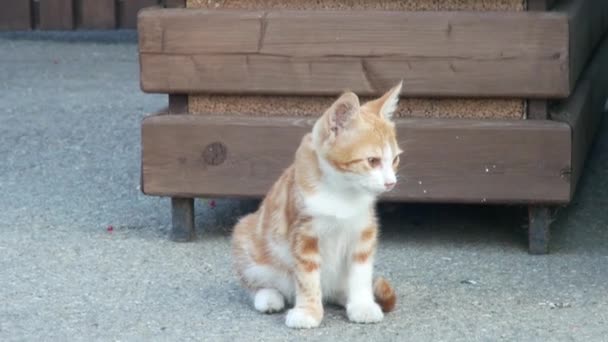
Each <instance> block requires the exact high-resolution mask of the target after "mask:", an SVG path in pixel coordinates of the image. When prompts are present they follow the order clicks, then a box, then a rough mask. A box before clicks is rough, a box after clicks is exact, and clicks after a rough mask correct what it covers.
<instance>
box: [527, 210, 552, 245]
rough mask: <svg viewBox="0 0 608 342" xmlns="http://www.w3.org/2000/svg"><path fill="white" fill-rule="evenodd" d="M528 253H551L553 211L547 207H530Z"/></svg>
mask: <svg viewBox="0 0 608 342" xmlns="http://www.w3.org/2000/svg"><path fill="white" fill-rule="evenodd" d="M528 219H529V226H528V251H529V252H530V254H547V253H549V241H550V238H551V221H552V217H551V210H550V208H549V207H547V206H538V205H531V206H529V207H528Z"/></svg>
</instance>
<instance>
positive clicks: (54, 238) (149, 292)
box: [0, 32, 608, 341]
mask: <svg viewBox="0 0 608 342" xmlns="http://www.w3.org/2000/svg"><path fill="white" fill-rule="evenodd" d="M165 103H166V97H165V96H161V95H149V94H143V93H142V92H141V91H140V89H139V82H138V64H137V55H136V44H135V38H134V35H133V33H132V32H114V33H86V32H72V33H69V34H63V33H27V34H0V340H1V341H43V340H44V341H46V340H48V341H118V340H120V341H190V340H209V341H226V340H230V341H245V340H247V341H251V340H260V341H262V340H264V341H269V340H280V341H283V340H300V339H303V338H310V339H312V340H328V341H332V340H338V341H356V340H361V341H364V340H365V341H368V340H377V341H500V340H505V341H606V340H608V291H607V290H608V210H607V209H608V196H607V195H608V155H607V154H606V151H608V120H604V122H603V124H602V128H601V135H600V136H599V139H598V140H597V143H596V144H595V146H594V149H593V153H592V154H593V156H592V158H591V160H590V162H589V163H588V168H587V170H586V172H585V174H584V178H583V179H582V181H581V183H580V188H579V192H578V193H577V196H576V198H575V200H574V203H573V204H572V206H571V207H569V208H568V209H565V210H561V211H560V213H559V217H558V221H557V223H556V224H555V227H554V230H553V232H554V234H553V235H554V239H553V243H552V245H551V249H552V253H551V254H550V255H547V256H531V255H528V254H527V252H526V249H525V231H524V229H523V228H522V225H523V224H524V222H525V220H524V216H525V212H524V211H523V210H522V208H519V207H485V208H484V207H471V206H439V205H405V206H401V207H399V211H398V212H390V210H388V209H390V208H388V207H386V206H383V208H382V209H383V212H385V214H384V215H383V223H384V230H383V235H382V240H381V244H380V251H379V256H378V262H377V271H378V273H381V274H383V275H385V276H386V277H387V278H389V280H391V281H392V283H393V284H394V286H395V287H396V290H397V292H398V295H399V303H398V308H397V310H396V311H395V312H393V313H390V314H389V315H388V316H387V317H386V318H385V320H384V321H383V322H382V323H380V324H377V325H355V324H351V323H349V322H347V320H346V317H345V314H344V312H343V311H342V310H338V309H335V308H330V309H329V310H328V312H327V315H326V317H325V319H324V321H323V323H322V326H321V327H320V328H318V329H316V330H309V331H293V330H289V329H288V328H286V327H285V326H284V324H283V320H284V315H282V314H279V315H272V316H269V315H262V314H258V313H256V312H255V311H254V310H253V308H252V307H251V304H250V302H249V300H248V297H247V296H246V295H245V294H244V292H243V291H242V290H241V289H240V288H239V286H238V284H237V282H236V280H235V277H234V276H233V273H232V271H231V269H230V255H229V249H228V246H229V240H228V239H229V229H230V227H231V225H232V224H233V223H234V221H235V220H236V217H237V216H238V215H241V214H242V210H241V209H242V208H243V206H242V205H240V203H238V202H236V201H230V200H218V206H217V207H216V208H215V209H212V208H210V207H209V206H208V205H207V204H206V203H205V202H204V201H203V200H200V201H198V202H197V217H196V219H197V230H198V231H197V234H198V239H197V240H196V241H195V242H192V243H187V244H178V243H172V242H170V241H168V240H167V234H168V231H169V227H170V216H169V200H168V199H166V198H154V197H147V196H143V195H142V194H141V193H140V191H139V190H138V183H139V172H140V169H139V152H140V150H139V143H140V131H139V127H140V126H139V125H140V120H141V119H142V117H144V115H145V114H146V113H149V112H153V111H155V110H156V109H158V108H160V107H162V106H163V105H164V104H165ZM253 204H255V203H253ZM110 225H111V226H113V228H114V229H113V231H112V232H108V231H107V227H108V226H110Z"/></svg>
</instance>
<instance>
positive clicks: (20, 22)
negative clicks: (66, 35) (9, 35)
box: [0, 0, 186, 31]
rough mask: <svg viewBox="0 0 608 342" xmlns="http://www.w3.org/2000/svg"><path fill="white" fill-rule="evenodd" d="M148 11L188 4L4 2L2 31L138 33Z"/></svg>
mask: <svg viewBox="0 0 608 342" xmlns="http://www.w3.org/2000/svg"><path fill="white" fill-rule="evenodd" d="M146 7H157V8H162V7H165V8H174V7H186V0H0V31H3V30H11V31H13V30H32V29H38V30H73V29H87V30H100V29H103V30H108V29H119V28H120V29H134V28H135V27H136V26H137V12H138V11H139V10H140V9H142V8H146Z"/></svg>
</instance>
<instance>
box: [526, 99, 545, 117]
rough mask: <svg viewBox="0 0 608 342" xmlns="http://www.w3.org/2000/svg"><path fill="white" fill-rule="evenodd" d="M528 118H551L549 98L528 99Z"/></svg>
mask: <svg viewBox="0 0 608 342" xmlns="http://www.w3.org/2000/svg"><path fill="white" fill-rule="evenodd" d="M526 118H527V119H528V120H546V119H548V118H549V101H547V100H528V104H527V116H526Z"/></svg>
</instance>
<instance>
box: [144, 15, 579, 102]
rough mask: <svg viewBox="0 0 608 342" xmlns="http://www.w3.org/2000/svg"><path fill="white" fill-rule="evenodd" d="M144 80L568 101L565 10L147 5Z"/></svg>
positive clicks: (156, 85) (197, 89) (180, 88)
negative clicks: (399, 87) (397, 87)
mask: <svg viewBox="0 0 608 342" xmlns="http://www.w3.org/2000/svg"><path fill="white" fill-rule="evenodd" d="M138 30H139V33H140V58H141V59H140V62H141V81H142V82H141V85H142V89H143V90H144V91H147V92H159V93H167V92H168V93H205V92H214V93H240V94H243V93H253V94H302V95H333V94H336V93H339V92H341V91H343V90H344V89H346V88H349V89H351V90H353V91H356V92H358V93H359V94H361V95H376V94H378V93H381V92H382V91H384V90H385V89H386V88H388V87H390V86H391V85H392V84H394V83H395V82H397V81H398V80H400V79H403V80H404V91H403V94H404V95H407V96H476V97H485V96H495V97H496V96H498V97H509V96H514V97H518V96H520V97H531V98H536V97H541V98H550V97H565V96H567V95H568V93H569V83H568V75H567V73H565V72H564V70H567V68H568V60H569V59H568V21H567V16H566V15H564V14H561V13H532V12H527V13H525V12H522V13H511V12H505V13H496V12H481V13H473V12H386V11H348V12H339V11H238V10H236V11H235V10H192V9H191V10H180V9H173V10H163V11H153V10H150V11H143V12H142V13H140V16H139V26H138Z"/></svg>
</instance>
